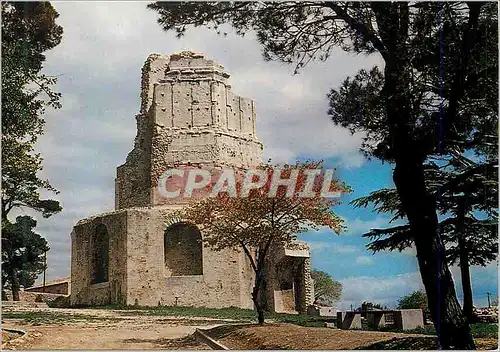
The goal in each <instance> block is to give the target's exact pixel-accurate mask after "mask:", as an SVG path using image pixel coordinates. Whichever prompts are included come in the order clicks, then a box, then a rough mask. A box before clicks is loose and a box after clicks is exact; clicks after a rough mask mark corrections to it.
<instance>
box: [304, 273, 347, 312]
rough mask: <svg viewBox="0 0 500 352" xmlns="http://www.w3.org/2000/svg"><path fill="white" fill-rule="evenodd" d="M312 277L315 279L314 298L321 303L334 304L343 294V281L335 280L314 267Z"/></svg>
mask: <svg viewBox="0 0 500 352" xmlns="http://www.w3.org/2000/svg"><path fill="white" fill-rule="evenodd" d="M311 277H312V279H313V280H314V300H315V301H316V302H318V303H319V304H321V305H326V306H328V305H332V304H333V303H334V302H336V301H338V300H339V299H340V297H341V296H342V283H341V282H339V281H335V280H333V279H332V277H331V276H330V275H329V274H328V273H325V272H324V271H321V270H318V269H313V270H312V271H311Z"/></svg>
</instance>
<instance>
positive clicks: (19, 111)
mask: <svg viewBox="0 0 500 352" xmlns="http://www.w3.org/2000/svg"><path fill="white" fill-rule="evenodd" d="M58 16H59V15H58V13H57V12H56V11H55V10H54V8H53V7H52V5H51V4H50V3H49V2H2V219H6V218H7V215H8V213H9V212H10V211H11V210H12V209H13V208H16V207H23V206H24V207H28V208H32V209H34V210H37V211H41V212H42V214H43V216H45V217H48V216H50V215H52V214H54V213H57V212H59V211H60V210H61V207H60V205H59V203H58V202H57V201H54V200H42V199H40V190H41V189H46V190H49V191H53V192H56V190H55V189H54V188H53V187H52V186H51V185H50V183H49V182H48V181H47V180H42V179H40V178H39V176H38V172H39V171H40V170H41V169H42V158H41V156H40V154H37V153H35V151H34V146H35V143H36V141H37V138H38V136H39V135H40V134H42V132H43V126H44V122H45V121H44V120H43V118H42V117H41V116H42V115H43V114H44V112H45V108H46V107H52V108H59V107H60V106H61V105H60V102H59V98H60V94H59V93H56V92H54V91H53V90H52V86H53V85H54V84H55V82H56V79H55V78H54V77H48V76H46V75H45V74H43V73H41V70H42V68H43V62H44V61H45V55H44V54H43V53H44V52H45V51H47V50H50V49H52V48H53V47H55V46H56V45H58V44H59V43H60V42H61V38H62V27H61V26H59V25H57V24H56V23H55V20H56V18H57V17H58ZM56 193H57V192H56ZM2 221H3V220H2Z"/></svg>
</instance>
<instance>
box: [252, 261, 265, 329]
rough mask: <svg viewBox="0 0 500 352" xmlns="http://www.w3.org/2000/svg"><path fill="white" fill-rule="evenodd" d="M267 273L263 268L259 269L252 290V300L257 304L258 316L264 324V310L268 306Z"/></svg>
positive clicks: (260, 322)
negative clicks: (266, 291) (266, 301)
mask: <svg viewBox="0 0 500 352" xmlns="http://www.w3.org/2000/svg"><path fill="white" fill-rule="evenodd" d="M265 281H266V280H265V274H264V272H263V269H262V268H261V269H259V270H257V273H256V275H255V285H254V287H253V290H252V301H253V303H254V305H255V309H256V310H257V317H258V321H259V324H260V325H263V324H264V311H265V308H266V304H265V298H264V295H265V294H266V293H265V286H266V282H265Z"/></svg>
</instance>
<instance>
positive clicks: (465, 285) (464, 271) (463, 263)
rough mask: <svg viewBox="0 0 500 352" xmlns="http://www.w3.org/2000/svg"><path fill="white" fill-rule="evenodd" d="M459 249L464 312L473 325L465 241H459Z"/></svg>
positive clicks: (461, 239)
mask: <svg viewBox="0 0 500 352" xmlns="http://www.w3.org/2000/svg"><path fill="white" fill-rule="evenodd" d="M458 248H459V251H460V275H461V276H462V291H463V293H464V304H463V311H464V315H465V317H466V318H467V320H468V321H469V323H472V322H473V321H472V320H473V316H474V312H473V298H472V284H471V279H470V271H469V252H468V249H467V243H466V242H465V239H463V238H460V239H459V240H458Z"/></svg>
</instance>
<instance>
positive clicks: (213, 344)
mask: <svg viewBox="0 0 500 352" xmlns="http://www.w3.org/2000/svg"><path fill="white" fill-rule="evenodd" d="M194 337H195V338H196V339H197V340H198V341H200V342H203V343H204V344H206V345H208V346H210V348H211V349H213V350H229V348H227V347H226V346H224V345H223V344H221V343H220V342H219V341H217V340H214V339H213V338H211V337H210V336H208V335H207V334H205V333H204V332H203V331H201V330H200V329H196V330H195V331H194Z"/></svg>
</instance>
